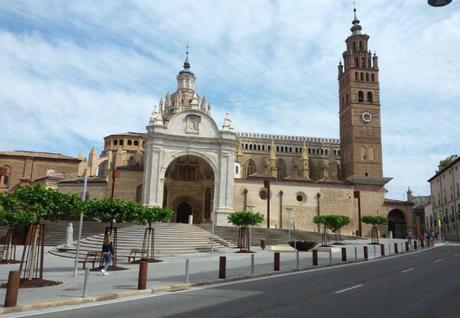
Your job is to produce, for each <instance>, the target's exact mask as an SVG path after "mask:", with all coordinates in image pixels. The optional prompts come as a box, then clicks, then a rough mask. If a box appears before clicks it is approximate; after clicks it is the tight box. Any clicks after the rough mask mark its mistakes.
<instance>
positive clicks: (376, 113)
mask: <svg viewBox="0 0 460 318" xmlns="http://www.w3.org/2000/svg"><path fill="white" fill-rule="evenodd" d="M350 30H351V32H352V33H351V35H350V36H349V37H348V38H347V39H346V40H345V43H346V45H347V48H346V51H345V52H343V65H342V62H339V65H338V80H339V105H340V110H339V114H340V147H341V165H342V178H343V179H353V178H354V177H359V179H361V180H362V179H363V178H362V177H377V178H382V177H383V172H382V139H381V121H380V85H379V67H378V58H377V55H376V54H375V53H374V54H372V53H371V51H370V50H369V49H368V40H369V36H368V35H367V34H362V33H361V30H362V27H361V25H360V24H359V20H358V18H357V17H356V8H355V9H354V19H353V22H352V27H351V29H350Z"/></svg>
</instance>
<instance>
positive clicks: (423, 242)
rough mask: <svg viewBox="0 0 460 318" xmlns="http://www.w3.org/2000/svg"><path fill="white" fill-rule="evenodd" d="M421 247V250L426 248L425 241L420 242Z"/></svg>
mask: <svg viewBox="0 0 460 318" xmlns="http://www.w3.org/2000/svg"><path fill="white" fill-rule="evenodd" d="M420 247H421V248H424V247H425V241H424V240H420Z"/></svg>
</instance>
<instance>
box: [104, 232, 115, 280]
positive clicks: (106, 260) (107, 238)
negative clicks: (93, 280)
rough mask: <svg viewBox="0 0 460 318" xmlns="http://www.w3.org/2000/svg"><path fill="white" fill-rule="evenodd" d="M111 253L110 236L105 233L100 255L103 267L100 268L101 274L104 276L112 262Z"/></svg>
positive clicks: (107, 273)
mask: <svg viewBox="0 0 460 318" xmlns="http://www.w3.org/2000/svg"><path fill="white" fill-rule="evenodd" d="M112 255H113V246H112V237H111V236H110V235H106V236H105V237H104V244H103V245H102V256H103V257H104V268H103V269H101V272H102V274H104V275H105V276H107V275H110V274H109V266H110V263H112Z"/></svg>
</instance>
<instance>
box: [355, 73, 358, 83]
mask: <svg viewBox="0 0 460 318" xmlns="http://www.w3.org/2000/svg"><path fill="white" fill-rule="evenodd" d="M357 80H358V72H355V81H357Z"/></svg>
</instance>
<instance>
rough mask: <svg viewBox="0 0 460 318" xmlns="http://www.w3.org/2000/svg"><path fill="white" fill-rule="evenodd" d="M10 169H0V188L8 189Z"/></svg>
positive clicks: (7, 167)
mask: <svg viewBox="0 0 460 318" xmlns="http://www.w3.org/2000/svg"><path fill="white" fill-rule="evenodd" d="M10 176H11V167H10V166H3V167H0V188H8V187H9V185H10Z"/></svg>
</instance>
